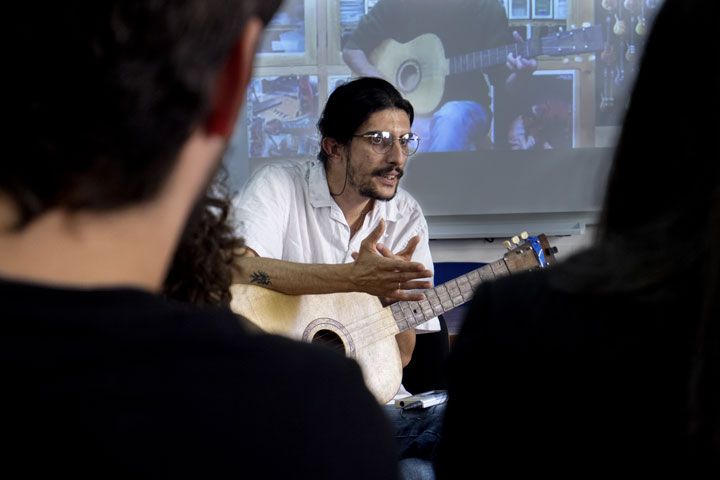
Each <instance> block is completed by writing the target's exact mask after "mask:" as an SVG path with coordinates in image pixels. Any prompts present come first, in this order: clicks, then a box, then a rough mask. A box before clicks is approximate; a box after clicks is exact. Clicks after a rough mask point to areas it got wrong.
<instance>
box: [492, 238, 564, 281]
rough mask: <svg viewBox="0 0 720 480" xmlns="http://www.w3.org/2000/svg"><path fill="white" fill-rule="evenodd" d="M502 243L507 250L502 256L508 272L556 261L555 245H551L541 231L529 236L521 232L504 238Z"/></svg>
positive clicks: (529, 268)
mask: <svg viewBox="0 0 720 480" xmlns="http://www.w3.org/2000/svg"><path fill="white" fill-rule="evenodd" d="M504 243H505V247H506V248H507V249H508V251H507V252H506V253H505V255H504V256H503V260H504V261H505V264H506V265H507V267H508V270H509V271H510V273H515V272H521V271H524V270H534V269H537V268H547V267H549V266H550V265H552V264H554V263H555V261H556V260H555V254H556V253H557V247H551V246H550V243H549V242H548V239H547V237H546V236H545V235H544V234H542V233H541V234H539V235H537V236H531V235H528V233H527V232H522V233H521V234H519V235H515V236H514V237H512V239H511V240H505V242H504Z"/></svg>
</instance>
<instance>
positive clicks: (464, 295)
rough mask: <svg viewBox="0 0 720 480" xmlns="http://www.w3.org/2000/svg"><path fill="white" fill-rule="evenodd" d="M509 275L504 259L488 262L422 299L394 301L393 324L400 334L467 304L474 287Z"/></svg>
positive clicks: (427, 291)
mask: <svg viewBox="0 0 720 480" xmlns="http://www.w3.org/2000/svg"><path fill="white" fill-rule="evenodd" d="M508 274H510V269H509V268H508V265H507V264H506V263H505V260H504V259H500V260H498V261H496V262H493V263H488V264H487V265H484V266H482V267H480V268H478V269H476V270H473V271H471V272H468V273H466V274H465V275H461V276H459V277H457V278H454V279H452V280H450V281H448V282H445V283H443V284H442V285H439V286H437V287H435V288H431V289H429V290H425V292H423V293H424V294H425V300H421V301H419V302H396V303H393V304H392V305H390V307H389V308H390V311H391V312H392V315H393V318H394V319H395V323H396V324H397V326H398V328H399V329H400V331H401V332H403V331H405V330H408V329H410V328H415V327H416V326H418V325H420V324H422V323H425V322H427V321H428V320H430V319H432V318H435V317H437V316H438V315H441V314H443V313H445V312H448V311H450V310H452V309H453V308H455V307H459V306H460V305H462V304H464V303H466V302H468V301H469V300H470V299H471V298H472V296H473V292H474V291H475V288H476V287H477V286H478V285H480V284H481V283H483V282H487V281H490V280H495V279H496V278H499V277H502V276H505V275H508Z"/></svg>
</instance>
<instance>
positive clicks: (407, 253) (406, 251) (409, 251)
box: [397, 235, 420, 260]
mask: <svg viewBox="0 0 720 480" xmlns="http://www.w3.org/2000/svg"><path fill="white" fill-rule="evenodd" d="M419 243H420V236H419V235H415V236H414V237H412V238H411V239H410V241H409V242H408V244H407V245H406V246H405V248H403V249H402V250H401V251H399V252H398V253H397V255H398V256H401V257H403V258H404V259H405V260H410V259H411V258H412V255H413V253H415V248H416V247H417V246H418V244H419Z"/></svg>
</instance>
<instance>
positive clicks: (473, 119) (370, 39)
mask: <svg viewBox="0 0 720 480" xmlns="http://www.w3.org/2000/svg"><path fill="white" fill-rule="evenodd" d="M521 41H522V39H521V38H520V36H519V35H518V34H517V33H515V32H511V31H510V29H509V28H508V19H507V16H506V14H505V10H504V9H503V7H502V5H501V4H500V2H498V1H497V0H443V1H442V2H439V1H437V0H379V1H378V3H377V4H376V5H375V6H374V7H373V8H372V10H370V11H369V12H368V13H367V15H365V16H364V17H363V18H362V19H361V21H360V23H359V24H358V26H357V28H356V30H355V31H354V32H353V33H352V35H351V36H350V38H349V39H348V41H347V43H346V44H345V45H344V47H343V59H344V60H345V63H347V65H348V66H349V67H350V68H351V69H352V70H353V72H355V73H356V74H358V75H364V76H378V77H381V78H385V79H387V80H388V81H390V82H391V83H393V85H395V86H396V87H397V88H398V89H399V90H400V91H401V92H402V93H403V94H404V95H405V96H406V98H410V99H411V101H412V102H413V105H414V106H415V108H416V113H417V114H418V117H417V119H416V122H415V129H416V131H417V132H418V133H419V134H420V135H421V136H422V137H423V139H424V142H423V145H422V149H421V150H422V151H430V152H433V151H436V152H444V151H459V150H476V149H479V148H484V147H487V146H488V139H487V134H488V131H489V129H490V124H491V120H492V112H491V110H490V97H489V88H488V84H487V81H486V80H485V77H484V73H487V76H488V78H489V80H490V83H491V84H492V85H495V86H496V87H497V86H502V87H503V88H506V87H507V88H512V89H517V87H518V85H517V80H519V78H518V77H519V76H520V75H519V74H522V76H527V75H529V74H530V73H531V72H532V71H534V70H535V69H536V68H537V62H536V61H535V60H530V59H527V58H524V57H523V56H522V55H521V54H519V53H518V50H516V49H511V50H508V49H507V48H504V49H503V48H499V49H498V50H497V52H493V51H489V52H488V53H487V55H489V56H482V58H481V57H480V56H476V57H475V58H472V57H471V56H472V52H474V51H477V50H481V49H491V48H494V47H500V46H502V45H506V44H513V43H514V42H521ZM518 45H519V43H518ZM477 53H478V54H479V53H480V52H477ZM465 54H468V55H465ZM497 55H500V56H501V58H499V59H498V58H494V57H495V56H497ZM453 56H458V57H456V58H451V57H453ZM423 57H425V58H424V59H423ZM446 57H448V60H453V61H450V62H449V63H448V60H446ZM455 60H457V61H455ZM485 64H487V65H493V66H492V67H489V68H485V67H484V66H483V65H485ZM446 77H447V78H446ZM412 95H416V97H413V96H412ZM426 102H427V106H425V103H426Z"/></svg>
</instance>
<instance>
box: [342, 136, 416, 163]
mask: <svg viewBox="0 0 720 480" xmlns="http://www.w3.org/2000/svg"><path fill="white" fill-rule="evenodd" d="M378 134H381V135H382V137H381V138H382V139H384V138H386V137H385V135H383V134H387V135H389V137H390V138H392V142H391V143H390V144H389V145H390V146H388V147H386V148H385V150H383V151H381V152H378V151H377V150H376V148H375V147H379V146H382V145H383V144H382V143H372V141H370V146H371V147H372V149H373V151H374V152H375V153H379V154H385V153H387V152H389V151H390V150H391V149H392V145H393V144H394V143H395V141H396V140H397V141H398V142H399V141H400V139H402V138H403V137H405V136H407V135H411V136H413V137H415V139H417V146H416V147H415V150H414V151H413V152H412V153H405V152H404V151H403V149H402V143H400V151H401V152H402V153H403V154H404V155H405V156H406V157H409V156H411V155H414V154H415V153H417V151H418V148H420V136H419V135H418V134H417V133H414V132H408V133H403V134H402V135H400V136H399V137H396V136H395V135H393V134H392V132H388V131H386V130H371V131H369V132H365V133H360V134H357V135H353V137H357V138H375V135H378ZM407 140H410V138H407V139H406V141H407ZM406 145H407V143H406Z"/></svg>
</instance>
